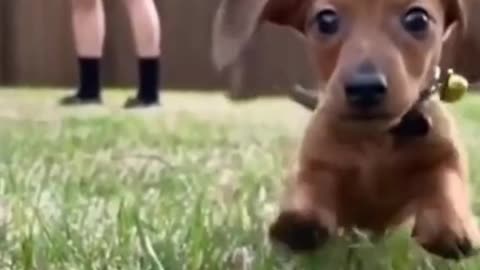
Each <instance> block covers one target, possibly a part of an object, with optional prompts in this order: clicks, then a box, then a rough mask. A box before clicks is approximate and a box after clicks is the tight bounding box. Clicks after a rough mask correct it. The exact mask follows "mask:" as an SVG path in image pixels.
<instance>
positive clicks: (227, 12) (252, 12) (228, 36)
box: [212, 0, 310, 69]
mask: <svg viewBox="0 0 480 270" xmlns="http://www.w3.org/2000/svg"><path fill="white" fill-rule="evenodd" d="M309 2H310V0H221V2H220V5H219V7H218V10H217V12H216V14H215V17H214V20H213V28H212V34H213V36H212V57H213V62H214V64H215V66H216V67H217V68H218V69H223V68H224V67H225V66H228V65H230V64H231V63H233V62H234V61H235V60H236V58H237V57H238V55H239V54H240V53H241V52H242V50H243V49H244V48H245V46H246V45H247V43H248V42H249V40H250V38H251V36H252V35H253V34H254V32H255V31H256V30H257V28H258V26H259V25H260V24H261V23H263V22H271V23H274V24H279V25H285V26H291V27H293V28H295V29H297V30H299V31H303V27H304V24H305V23H304V20H305V16H306V10H305V9H304V8H305V7H306V6H307V4H308V3H309Z"/></svg>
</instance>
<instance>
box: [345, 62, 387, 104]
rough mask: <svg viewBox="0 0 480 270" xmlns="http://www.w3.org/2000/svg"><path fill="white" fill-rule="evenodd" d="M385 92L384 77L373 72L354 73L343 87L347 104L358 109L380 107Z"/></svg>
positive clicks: (385, 83)
mask: <svg viewBox="0 0 480 270" xmlns="http://www.w3.org/2000/svg"><path fill="white" fill-rule="evenodd" d="M386 92H387V81H386V79H385V76H384V75H383V74H382V73H379V72H374V71H372V72H359V73H356V74H355V75H354V76H353V77H352V78H351V79H350V80H349V81H348V82H347V83H346V85H345V94H346V97H347V101H348V103H349V104H350V105H351V106H353V107H355V108H358V109H369V108H372V107H375V106H378V105H380V104H381V102H382V101H383V99H384V98H385V94H386Z"/></svg>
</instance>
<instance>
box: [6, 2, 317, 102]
mask: <svg viewBox="0 0 480 270" xmlns="http://www.w3.org/2000/svg"><path fill="white" fill-rule="evenodd" d="M156 4H157V7H158V9H159V11H160V14H161V21H162V35H163V38H162V39H163V40H162V46H163V52H164V66H163V68H164V70H163V76H164V83H165V86H166V87H168V88H170V89H196V90H205V91H208V90H212V89H213V90H215V89H230V90H231V93H232V95H233V96H236V97H241V96H249V95H253V96H255V95H258V94H277V93H282V92H283V91H284V90H285V89H287V88H290V87H291V86H292V85H293V84H295V83H301V84H303V85H306V86H309V85H310V84H311V83H312V78H311V75H310V73H309V68H308V62H307V61H306V55H305V50H304V48H303V46H302V42H301V41H300V40H299V39H297V38H295V36H294V35H293V34H292V33H291V32H289V31H288V30H286V29H283V28H279V27H274V26H266V27H264V28H263V29H262V31H261V32H260V34H259V35H258V37H257V38H256V40H255V43H254V44H253V45H252V47H251V50H250V51H249V53H248V54H246V56H245V59H244V61H243V63H242V65H241V66H240V68H237V69H236V70H235V71H234V72H229V73H228V74H226V73H223V74H219V73H218V72H217V71H216V70H215V69H214V68H213V66H212V64H211V61H210V28H211V21H212V18H213V14H214V12H215V8H216V6H217V4H218V0H159V1H157V2H156ZM105 9H106V13H107V38H106V43H105V57H104V62H103V63H104V65H103V81H104V83H105V84H106V85H108V86H112V87H119V86H120V87H131V86H133V85H134V83H135V81H136V74H137V73H136V61H135V55H134V49H133V40H132V35H131V32H130V26H129V23H128V18H127V15H126V12H125V10H124V7H123V5H122V1H121V0H105ZM72 41H73V39H72V33H71V13H70V1H69V0H0V84H2V85H28V86H51V87H71V86H73V85H74V84H75V82H76V80H77V70H76V68H77V67H76V59H75V54H74V45H73V42H72ZM227 75H228V76H227Z"/></svg>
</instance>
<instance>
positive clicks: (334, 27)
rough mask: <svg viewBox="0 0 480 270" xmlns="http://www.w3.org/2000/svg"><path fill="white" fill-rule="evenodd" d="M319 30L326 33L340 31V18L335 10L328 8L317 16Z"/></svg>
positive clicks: (330, 33)
mask: <svg viewBox="0 0 480 270" xmlns="http://www.w3.org/2000/svg"><path fill="white" fill-rule="evenodd" d="M315 22H316V24H317V28H318V31H319V32H320V33H322V34H325V35H333V34H335V33H336V32H338V29H339V26H340V19H339V17H338V15H337V13H336V12H335V11H334V10H330V9H326V10H323V11H320V12H319V13H317V15H316V16H315Z"/></svg>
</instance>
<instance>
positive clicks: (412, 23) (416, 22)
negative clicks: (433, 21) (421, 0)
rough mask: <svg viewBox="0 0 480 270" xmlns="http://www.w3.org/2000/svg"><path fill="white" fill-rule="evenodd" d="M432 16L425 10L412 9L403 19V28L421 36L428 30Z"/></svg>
mask: <svg viewBox="0 0 480 270" xmlns="http://www.w3.org/2000/svg"><path fill="white" fill-rule="evenodd" d="M429 22H430V16H429V15H428V13H427V11H426V10H425V9H423V8H419V7H415V8H412V9H410V10H409V11H408V12H407V13H406V14H405V15H404V16H403V18H402V24H403V27H404V28H405V29H406V30H407V31H408V32H410V33H412V34H419V33H422V32H425V31H426V30H427V29H428V26H429Z"/></svg>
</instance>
